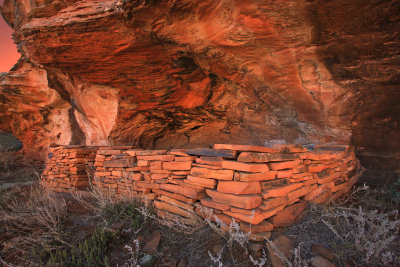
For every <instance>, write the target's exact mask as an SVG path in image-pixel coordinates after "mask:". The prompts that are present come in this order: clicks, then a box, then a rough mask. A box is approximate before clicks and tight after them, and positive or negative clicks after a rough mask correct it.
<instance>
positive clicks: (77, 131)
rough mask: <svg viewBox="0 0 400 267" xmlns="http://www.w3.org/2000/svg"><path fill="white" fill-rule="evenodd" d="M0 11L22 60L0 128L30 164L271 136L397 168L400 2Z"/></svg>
mask: <svg viewBox="0 0 400 267" xmlns="http://www.w3.org/2000/svg"><path fill="white" fill-rule="evenodd" d="M1 13H2V14H3V16H4V18H5V19H6V21H7V22H8V23H9V25H10V26H11V27H12V28H13V29H14V31H15V41H16V43H17V44H18V49H19V52H20V53H21V54H22V58H21V60H20V61H19V63H18V64H17V65H16V66H15V67H14V68H13V69H12V70H11V71H10V72H9V73H8V74H7V75H5V76H2V77H1V78H0V91H1V95H0V111H1V117H0V129H1V130H5V131H9V132H13V134H14V135H15V136H16V137H18V138H19V139H20V140H21V141H22V142H23V144H24V150H25V152H27V153H33V154H35V155H39V156H41V155H42V154H41V152H43V151H45V149H46V148H47V146H48V145H49V144H51V143H56V144H87V145H107V144H114V145H120V144H123V145H135V146H139V147H142V148H170V147H193V146H204V145H209V144H212V143H221V142H229V143H243V144H257V145H263V144H265V142H266V140H272V139H278V140H286V141H287V142H300V143H307V142H312V143H318V142H323V143H350V144H352V145H354V146H356V148H359V151H365V152H367V153H369V154H365V153H364V154H365V155H373V156H377V155H378V156H382V155H384V156H388V155H389V156H388V157H389V158H390V159H396V157H397V160H398V157H399V155H398V151H400V141H399V140H400V116H399V108H400V107H399V103H400V92H399V83H400V66H399V65H400V38H399V30H400V23H399V21H400V3H399V1H398V0H393V1H380V0H372V1H363V0H355V1H345V0H338V1H327V0H303V1H297V0H274V1H259V0H252V1H248V0H194V1H188V0H175V1H172V0H131V1H128V0H105V1H95V0H80V1H77V0H67V1H59V0H48V1H42V0H35V1H26V0H5V2H4V5H3V7H2V9H1ZM396 153H397V154H396ZM391 162H396V161H391ZM393 166H395V165H393Z"/></svg>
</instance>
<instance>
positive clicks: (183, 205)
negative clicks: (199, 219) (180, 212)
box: [158, 195, 194, 211]
mask: <svg viewBox="0 0 400 267" xmlns="http://www.w3.org/2000/svg"><path fill="white" fill-rule="evenodd" d="M158 199H159V200H161V201H164V202H166V203H169V204H171V205H174V206H177V207H179V208H182V209H185V210H188V211H194V206H193V205H190V204H186V203H184V202H181V201H179V200H176V199H174V198H170V197H167V196H163V195H161V196H160V197H159V198H158Z"/></svg>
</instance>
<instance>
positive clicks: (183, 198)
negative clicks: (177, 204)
mask: <svg viewBox="0 0 400 267" xmlns="http://www.w3.org/2000/svg"><path fill="white" fill-rule="evenodd" d="M152 191H153V192H154V193H156V194H158V195H164V196H167V197H170V198H174V199H177V200H180V201H183V202H185V203H194V202H195V200H194V199H192V198H188V197H185V196H183V195H181V194H177V193H171V192H168V191H164V190H158V189H153V190H152Z"/></svg>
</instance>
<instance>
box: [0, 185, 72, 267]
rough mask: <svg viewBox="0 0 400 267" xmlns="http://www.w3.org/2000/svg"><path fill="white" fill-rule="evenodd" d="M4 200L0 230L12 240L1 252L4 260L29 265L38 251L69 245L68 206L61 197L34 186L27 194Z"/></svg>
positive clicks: (1, 207)
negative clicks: (66, 238)
mask: <svg viewBox="0 0 400 267" xmlns="http://www.w3.org/2000/svg"><path fill="white" fill-rule="evenodd" d="M1 197H2V198H3V200H2V203H3V204H2V205H1V206H0V225H1V228H0V231H2V232H4V234H5V235H7V236H8V237H9V239H8V240H6V242H4V243H3V247H2V249H1V254H0V255H1V258H3V260H5V261H7V260H9V259H11V260H13V259H15V258H18V259H20V260H23V261H28V262H29V260H30V259H31V257H30V256H32V252H33V251H35V250H38V249H40V248H43V247H46V248H48V249H57V248H59V247H61V246H65V245H67V244H65V234H64V233H63V223H64V222H65V220H66V218H67V206H66V203H65V201H64V199H62V198H61V197H60V196H58V195H57V194H55V193H54V192H52V191H49V190H46V189H45V188H43V187H34V188H31V190H29V191H28V192H26V193H25V194H21V195H18V196H15V195H7V194H2V195H1ZM4 197H6V198H7V199H4ZM27 264H28V263H27Z"/></svg>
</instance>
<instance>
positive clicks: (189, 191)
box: [160, 184, 204, 199]
mask: <svg viewBox="0 0 400 267" xmlns="http://www.w3.org/2000/svg"><path fill="white" fill-rule="evenodd" d="M160 189H162V190H166V191H171V192H174V193H177V194H181V195H184V196H187V197H189V198H194V199H201V198H202V197H203V196H204V190H197V189H193V188H190V187H184V186H180V185H172V184H161V185H160Z"/></svg>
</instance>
